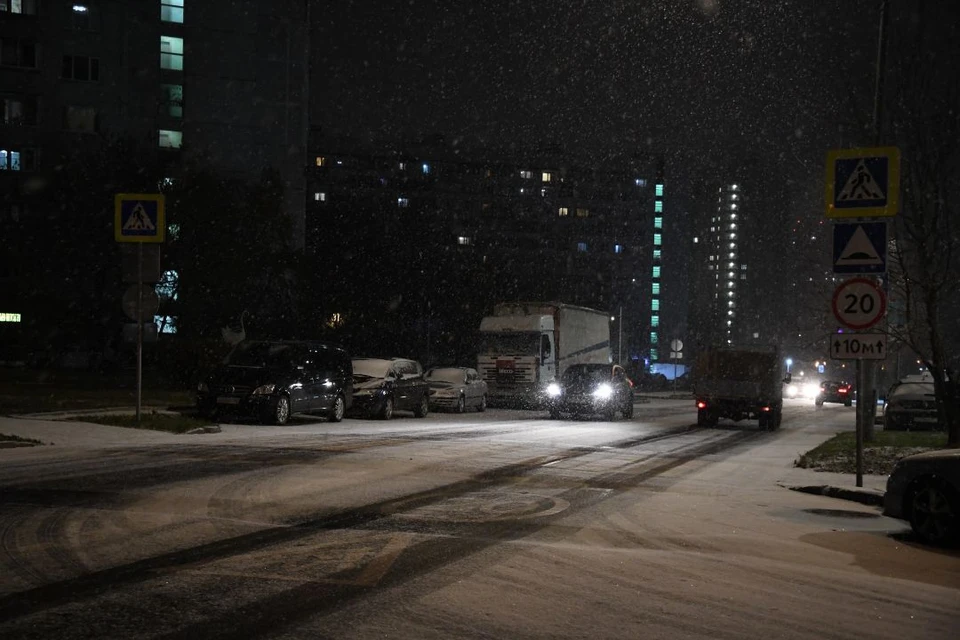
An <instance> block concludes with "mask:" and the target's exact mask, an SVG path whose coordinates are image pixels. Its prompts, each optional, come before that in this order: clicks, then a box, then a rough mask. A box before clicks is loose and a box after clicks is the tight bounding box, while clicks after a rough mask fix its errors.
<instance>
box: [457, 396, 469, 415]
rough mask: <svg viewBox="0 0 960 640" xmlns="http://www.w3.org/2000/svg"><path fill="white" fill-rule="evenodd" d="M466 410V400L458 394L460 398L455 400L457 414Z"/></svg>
mask: <svg viewBox="0 0 960 640" xmlns="http://www.w3.org/2000/svg"><path fill="white" fill-rule="evenodd" d="M466 410H467V400H466V398H464V397H463V394H462V393H461V394H460V397H459V398H458V399H457V413H463V412H464V411H466Z"/></svg>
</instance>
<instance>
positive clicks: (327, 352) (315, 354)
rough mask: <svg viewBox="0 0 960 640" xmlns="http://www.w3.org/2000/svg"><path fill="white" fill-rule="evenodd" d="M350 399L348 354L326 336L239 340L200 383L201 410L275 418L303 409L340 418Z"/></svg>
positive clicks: (210, 413)
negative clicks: (324, 339) (323, 339)
mask: <svg viewBox="0 0 960 640" xmlns="http://www.w3.org/2000/svg"><path fill="white" fill-rule="evenodd" d="M352 402H353V366H352V363H351V361H350V356H349V354H347V352H346V351H345V350H344V349H343V348H342V347H339V346H337V345H333V344H328V343H325V342H306V341H278V342H265V341H264V342H259V341H255V342H241V343H240V344H239V345H237V347H236V348H235V349H234V350H233V351H231V352H230V355H228V356H227V357H226V359H224V361H223V365H222V366H220V367H219V368H218V369H216V370H215V371H214V372H213V373H212V374H211V375H210V376H209V377H208V378H207V379H206V380H204V381H203V382H201V383H200V384H199V385H198V386H197V409H198V410H199V411H200V413H201V414H203V415H206V416H211V417H212V416H214V415H215V414H217V413H226V412H237V413H242V414H247V415H253V416H256V417H258V418H260V419H261V420H262V421H264V422H270V423H273V424H285V423H286V422H287V420H288V419H289V418H290V416H291V415H292V414H294V413H300V412H305V411H318V412H322V413H323V414H324V415H325V416H326V417H327V418H329V419H330V420H331V421H332V422H339V421H340V420H342V419H343V416H344V414H345V413H346V411H347V410H348V409H349V408H350V405H351V403H352Z"/></svg>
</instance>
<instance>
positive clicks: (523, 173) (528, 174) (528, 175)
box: [520, 171, 533, 180]
mask: <svg viewBox="0 0 960 640" xmlns="http://www.w3.org/2000/svg"><path fill="white" fill-rule="evenodd" d="M520 177H521V178H523V179H524V180H529V179H530V178H532V177H533V172H532V171H521V172H520Z"/></svg>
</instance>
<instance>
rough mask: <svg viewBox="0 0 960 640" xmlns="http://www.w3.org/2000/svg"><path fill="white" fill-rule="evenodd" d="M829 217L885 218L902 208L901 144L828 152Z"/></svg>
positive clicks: (895, 213) (827, 199) (827, 198)
mask: <svg viewBox="0 0 960 640" xmlns="http://www.w3.org/2000/svg"><path fill="white" fill-rule="evenodd" d="M826 187H827V192H826V205H827V217H828V218H882V217H888V216H895V215H897V212H898V210H899V207H900V150H899V149H898V148H897V147H874V148H869V149H834V150H833V151H830V152H829V153H827V180H826Z"/></svg>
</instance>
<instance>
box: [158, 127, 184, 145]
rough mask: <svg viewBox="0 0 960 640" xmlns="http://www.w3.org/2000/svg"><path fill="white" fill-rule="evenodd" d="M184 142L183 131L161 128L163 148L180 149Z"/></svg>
mask: <svg viewBox="0 0 960 640" xmlns="http://www.w3.org/2000/svg"><path fill="white" fill-rule="evenodd" d="M182 144H183V132H181V131H169V130H167V129H160V147H161V148H162V149H179V148H180V146H181V145H182Z"/></svg>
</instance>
